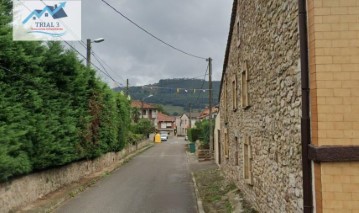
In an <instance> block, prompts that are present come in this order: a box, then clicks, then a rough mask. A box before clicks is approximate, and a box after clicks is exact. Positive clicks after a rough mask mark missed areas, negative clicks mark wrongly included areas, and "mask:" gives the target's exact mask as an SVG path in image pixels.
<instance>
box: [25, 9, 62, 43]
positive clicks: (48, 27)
mask: <svg viewBox="0 0 359 213" xmlns="http://www.w3.org/2000/svg"><path fill="white" fill-rule="evenodd" d="M65 5H66V2H62V3H60V4H59V5H57V4H55V5H53V6H48V5H46V6H45V7H44V9H42V10H37V9H36V10H34V11H32V12H31V13H30V15H28V16H27V17H26V18H25V19H24V20H23V21H22V24H26V23H28V22H29V21H30V20H32V21H33V22H34V26H33V27H32V29H31V32H29V33H41V34H47V35H50V36H53V37H60V36H63V35H65V33H66V32H63V33H54V31H57V32H58V31H64V28H63V27H61V26H60V23H59V22H53V21H54V20H57V19H61V18H66V17H67V14H66V12H65V10H64V8H65ZM50 20H51V21H50Z"/></svg>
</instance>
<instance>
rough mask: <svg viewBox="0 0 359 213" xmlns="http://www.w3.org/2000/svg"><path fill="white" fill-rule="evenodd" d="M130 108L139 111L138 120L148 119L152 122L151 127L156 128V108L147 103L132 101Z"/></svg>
mask: <svg viewBox="0 0 359 213" xmlns="http://www.w3.org/2000/svg"><path fill="white" fill-rule="evenodd" d="M131 107H132V108H137V109H138V110H139V112H140V113H139V115H140V118H147V119H150V120H151V121H152V122H153V125H154V126H157V113H158V111H157V107H156V106H154V105H152V104H149V103H145V102H142V101H136V100H133V101H132V102H131Z"/></svg>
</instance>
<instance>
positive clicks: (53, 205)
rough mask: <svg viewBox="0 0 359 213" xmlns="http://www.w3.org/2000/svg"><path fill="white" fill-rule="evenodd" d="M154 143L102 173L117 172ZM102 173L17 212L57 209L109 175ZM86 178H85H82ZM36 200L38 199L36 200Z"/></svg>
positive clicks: (129, 155)
mask: <svg viewBox="0 0 359 213" xmlns="http://www.w3.org/2000/svg"><path fill="white" fill-rule="evenodd" d="M153 146H154V144H153V143H149V144H148V145H146V146H144V147H142V148H141V149H138V150H136V151H135V152H133V153H131V154H128V155H127V156H126V157H125V158H123V159H121V160H120V161H119V162H118V164H117V166H116V167H115V168H113V169H112V170H111V171H106V169H105V170H104V171H102V172H100V173H101V174H102V173H104V172H105V173H108V174H111V173H112V172H115V171H116V170H117V169H119V168H120V167H121V166H122V165H123V164H125V163H127V162H128V161H130V160H131V159H132V158H133V157H135V156H137V155H139V154H141V153H142V152H144V151H146V150H147V149H150V148H151V147H153ZM100 173H98V174H93V175H94V176H93V177H92V178H90V179H88V180H86V181H85V183H82V184H77V183H78V182H80V181H81V180H79V181H77V183H76V182H75V183H73V184H70V185H69V186H67V187H70V188H66V186H64V187H63V188H60V189H58V190H57V191H55V192H53V193H56V192H60V193H61V191H63V194H64V195H63V196H61V197H60V198H57V199H56V198H55V201H52V202H51V200H50V198H49V202H48V203H44V204H40V206H32V207H30V208H26V207H25V208H22V209H18V210H15V212H31V213H32V212H52V211H54V210H55V209H57V208H59V207H60V206H61V205H62V204H63V203H64V202H66V201H68V200H70V199H72V198H73V197H75V196H76V195H78V194H80V193H81V192H83V191H85V190H87V189H88V188H90V187H91V186H92V185H94V184H95V183H96V182H98V181H99V180H101V179H103V178H104V177H106V176H107V175H103V174H102V175H101V174H100ZM82 180H84V179H82ZM35 202H36V201H35Z"/></svg>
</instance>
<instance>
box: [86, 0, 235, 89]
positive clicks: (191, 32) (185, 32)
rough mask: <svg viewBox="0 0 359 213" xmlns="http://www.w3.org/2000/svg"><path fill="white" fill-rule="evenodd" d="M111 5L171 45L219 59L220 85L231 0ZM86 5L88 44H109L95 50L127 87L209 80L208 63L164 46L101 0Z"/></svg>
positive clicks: (215, 65)
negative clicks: (186, 79) (94, 41)
mask: <svg viewBox="0 0 359 213" xmlns="http://www.w3.org/2000/svg"><path fill="white" fill-rule="evenodd" d="M107 1H109V3H111V4H112V5H113V6H115V7H116V8H118V9H119V10H120V11H121V12H123V13H124V14H126V15H127V16H128V17H130V18H131V19H132V20H134V21H135V22H137V23H138V24H139V25H141V26H143V27H145V28H146V29H148V30H149V31H150V32H152V33H153V34H155V35H157V36H159V37H160V38H162V39H163V40H165V41H166V42H168V43H170V44H173V45H175V46H176V47H179V48H180V49H183V50H185V51H188V52H191V53H194V54H196V55H200V56H203V57H212V58H214V62H213V70H214V73H213V76H214V79H216V80H219V79H220V73H221V71H222V65H223V58H224V54H225V45H226V42H227V36H228V29H229V21H230V12H231V6H232V1H231V0H225V1H219V0H182V1H178V0H151V1H148V0H147V1H144V0H142V1H139V0H131V1H130V0H122V1H119V0H107ZM94 2H95V3H94ZM82 4H83V6H82V18H83V21H82V23H83V26H82V37H83V40H85V39H86V38H97V37H104V38H105V39H106V41H105V42H103V43H99V44H94V45H93V50H94V51H95V52H96V54H97V55H99V56H100V57H101V58H102V59H103V60H104V61H106V63H107V64H108V65H109V66H111V68H112V69H111V70H108V71H109V72H110V74H111V75H112V76H113V77H114V78H115V79H116V80H117V81H119V82H121V83H123V84H124V79H126V78H129V79H130V83H131V85H143V84H149V83H155V82H157V81H158V80H159V79H163V78H178V77H193V76H200V75H203V74H204V71H205V69H206V62H205V61H201V60H198V59H194V58H191V57H189V56H186V55H183V54H181V53H178V52H176V51H174V50H172V49H170V48H168V47H167V46H165V45H163V44H161V43H159V42H158V41H156V40H154V39H153V38H151V37H150V36H148V35H147V34H144V33H143V32H142V31H140V30H139V29H137V28H136V27H135V26H133V25H132V24H130V23H129V22H128V21H126V20H125V19H123V18H122V17H121V16H120V15H118V14H116V13H115V12H114V11H113V10H112V9H111V8H109V7H107V6H106V5H105V4H103V3H102V2H101V1H100V0H95V1H91V3H87V2H85V1H83V2H82ZM83 51H84V50H83ZM107 81H108V80H107ZM108 82H110V81H108ZM110 85H112V84H110Z"/></svg>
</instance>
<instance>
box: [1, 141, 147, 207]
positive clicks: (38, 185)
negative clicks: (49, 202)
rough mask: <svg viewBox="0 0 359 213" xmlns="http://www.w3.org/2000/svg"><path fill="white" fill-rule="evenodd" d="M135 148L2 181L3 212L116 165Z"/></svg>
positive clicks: (143, 143)
mask: <svg viewBox="0 0 359 213" xmlns="http://www.w3.org/2000/svg"><path fill="white" fill-rule="evenodd" d="M148 144H149V141H144V142H141V143H139V144H138V149H140V148H142V147H144V146H146V145H148ZM136 150H137V149H136V146H128V147H127V148H125V149H124V150H122V151H121V152H117V153H108V154H106V155H103V156H101V157H99V158H97V159H95V160H87V161H80V162H75V163H72V164H69V165H66V166H63V167H60V168H56V169H51V170H46V171H43V172H38V173H33V174H30V175H27V176H24V177H21V178H18V179H15V180H13V181H11V182H8V183H1V184H0V212H9V211H11V210H13V209H15V208H18V207H20V206H25V205H26V204H29V203H31V202H34V201H36V200H37V199H39V198H42V197H44V196H46V195H47V194H49V193H51V192H53V191H56V190H57V189H59V188H61V187H63V186H65V185H67V184H70V183H73V182H76V181H78V180H80V179H82V178H84V177H86V176H90V175H91V174H93V173H97V172H102V171H105V170H107V169H108V168H111V167H114V166H116V165H117V164H118V162H119V161H120V160H122V159H124V158H125V157H126V156H127V155H128V154H131V153H133V152H135V151H136Z"/></svg>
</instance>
